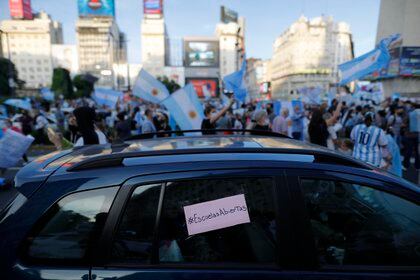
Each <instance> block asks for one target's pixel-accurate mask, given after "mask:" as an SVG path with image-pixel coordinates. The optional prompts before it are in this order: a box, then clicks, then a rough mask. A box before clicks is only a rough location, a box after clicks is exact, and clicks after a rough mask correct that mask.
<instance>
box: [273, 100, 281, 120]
mask: <svg viewBox="0 0 420 280" xmlns="http://www.w3.org/2000/svg"><path fill="white" fill-rule="evenodd" d="M273 111H274V114H275V115H276V116H279V115H280V112H281V101H280V100H276V101H274V103H273Z"/></svg>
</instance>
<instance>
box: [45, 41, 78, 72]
mask: <svg viewBox="0 0 420 280" xmlns="http://www.w3.org/2000/svg"><path fill="white" fill-rule="evenodd" d="M51 52H52V59H53V68H58V67H60V68H65V69H67V70H68V71H69V72H70V74H71V75H72V76H74V75H76V74H77V73H78V72H79V59H78V55H77V47H76V45H64V44H58V45H56V44H54V45H51Z"/></svg>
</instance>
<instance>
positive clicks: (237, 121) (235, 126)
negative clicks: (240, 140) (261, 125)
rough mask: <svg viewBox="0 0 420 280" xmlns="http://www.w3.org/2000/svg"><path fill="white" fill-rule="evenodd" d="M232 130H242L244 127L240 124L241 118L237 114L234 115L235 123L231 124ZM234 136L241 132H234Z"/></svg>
mask: <svg viewBox="0 0 420 280" xmlns="http://www.w3.org/2000/svg"><path fill="white" fill-rule="evenodd" d="M233 129H235V130H243V129H244V125H243V123H242V116H241V114H239V113H236V114H235V122H234V123H233ZM235 134H241V132H236V133H235Z"/></svg>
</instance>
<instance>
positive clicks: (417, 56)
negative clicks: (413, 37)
mask: <svg viewBox="0 0 420 280" xmlns="http://www.w3.org/2000/svg"><path fill="white" fill-rule="evenodd" d="M400 75H401V76H407V77H410V76H420V47H403V48H402V51H401V60H400Z"/></svg>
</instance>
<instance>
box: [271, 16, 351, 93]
mask: <svg viewBox="0 0 420 280" xmlns="http://www.w3.org/2000/svg"><path fill="white" fill-rule="evenodd" d="M353 56H354V54H353V42H352V35H351V32H350V27H349V25H348V24H347V23H344V22H334V21H333V19H332V17H316V18H313V19H311V20H308V19H307V18H306V17H304V16H301V17H300V18H299V19H298V20H297V21H296V22H294V23H293V24H292V25H291V26H290V27H289V28H288V29H287V30H286V31H284V32H283V34H281V35H280V36H279V37H278V38H277V39H276V40H275V42H274V45H273V57H272V59H271V69H270V71H271V88H272V97H273V98H275V99H290V98H293V97H294V96H296V95H294V94H296V93H298V90H299V89H300V88H303V87H321V88H323V89H324V90H325V91H327V90H328V89H329V87H330V86H331V85H334V84H336V83H337V82H338V80H339V76H338V68H337V66H338V65H339V64H340V63H343V62H345V61H348V60H350V59H352V58H353Z"/></svg>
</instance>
